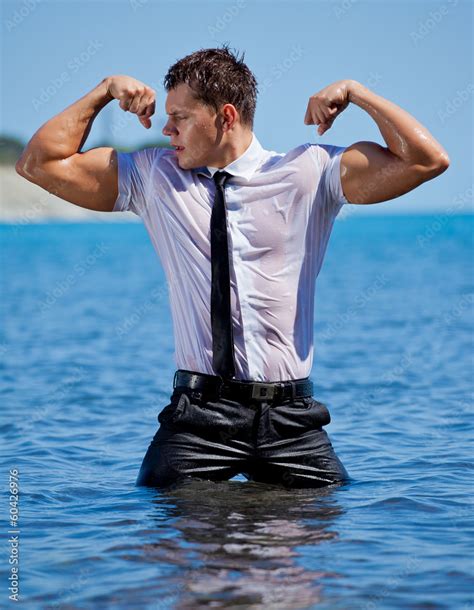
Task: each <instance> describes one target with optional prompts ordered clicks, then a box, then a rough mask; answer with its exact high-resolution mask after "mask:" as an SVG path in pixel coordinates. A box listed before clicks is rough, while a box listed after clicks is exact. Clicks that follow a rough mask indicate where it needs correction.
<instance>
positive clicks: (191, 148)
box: [163, 83, 220, 169]
mask: <svg viewBox="0 0 474 610" xmlns="http://www.w3.org/2000/svg"><path fill="white" fill-rule="evenodd" d="M165 108H166V114H167V115H168V120H167V122H166V125H165V126H164V127H163V135H165V136H168V137H170V138H171V140H170V143H171V145H173V146H175V147H179V148H178V149H176V148H175V154H176V155H177V159H178V165H179V166H180V167H181V169H192V168H195V167H201V166H204V165H213V164H214V163H217V157H218V143H219V141H220V136H219V133H218V129H217V120H216V119H217V115H216V113H215V112H214V110H213V109H212V108H210V107H209V106H205V105H204V104H202V103H200V102H198V101H197V100H196V99H195V98H194V96H193V95H192V91H191V88H190V87H189V86H188V85H186V84H185V83H182V84H180V85H178V86H177V87H176V88H175V89H171V91H169V93H168V96H167V98H166V104H165Z"/></svg>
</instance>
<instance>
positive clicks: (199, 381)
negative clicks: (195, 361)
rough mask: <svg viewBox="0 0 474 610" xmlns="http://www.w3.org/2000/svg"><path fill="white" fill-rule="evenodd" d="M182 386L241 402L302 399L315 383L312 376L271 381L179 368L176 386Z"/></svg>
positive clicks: (174, 382) (175, 380) (176, 374)
mask: <svg viewBox="0 0 474 610" xmlns="http://www.w3.org/2000/svg"><path fill="white" fill-rule="evenodd" d="M180 387H182V388H187V389H191V390H196V391H198V392H206V393H212V394H215V395H216V396H217V398H229V399H230V400H237V401H242V402H243V401H251V400H262V401H267V402H273V401H277V400H285V399H295V398H302V397H305V396H312V394H313V382H312V381H310V379H309V377H305V378H304V379H295V380H288V381H272V382H260V381H240V380H237V379H225V378H222V377H220V376H219V375H207V374H204V373H198V372H195V371H187V370H185V369H178V370H177V371H176V372H175V374H174V379H173V388H180Z"/></svg>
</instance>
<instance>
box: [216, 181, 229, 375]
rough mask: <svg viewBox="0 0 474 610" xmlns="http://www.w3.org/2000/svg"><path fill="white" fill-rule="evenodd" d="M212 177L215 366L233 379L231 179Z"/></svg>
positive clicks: (219, 372) (221, 372)
mask: <svg viewBox="0 0 474 610" xmlns="http://www.w3.org/2000/svg"><path fill="white" fill-rule="evenodd" d="M213 178H214V182H215V184H216V195H215V198H214V205H213V207H212V214H211V266H212V287H211V326H212V365H213V368H214V371H215V373H216V375H221V376H222V377H227V378H230V377H233V376H234V375H235V367H234V336H233V332H232V312H231V308H230V276H229V254H228V252H229V251H228V244H227V223H226V209H225V190H224V189H225V182H226V180H227V179H228V178H230V174H228V173H227V172H216V173H215V174H214V176H213Z"/></svg>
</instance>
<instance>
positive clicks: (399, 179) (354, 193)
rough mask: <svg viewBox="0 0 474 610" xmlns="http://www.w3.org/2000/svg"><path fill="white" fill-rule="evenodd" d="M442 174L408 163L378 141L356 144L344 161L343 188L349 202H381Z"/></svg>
mask: <svg viewBox="0 0 474 610" xmlns="http://www.w3.org/2000/svg"><path fill="white" fill-rule="evenodd" d="M441 171H443V170H442V169H441V170H440V168H439V167H433V168H431V167H426V166H423V165H417V164H409V163H406V162H405V161H403V160H402V159H400V157H397V156H396V155H394V154H393V153H392V152H390V150H389V149H388V148H384V147H383V146H380V145H379V144H377V143H375V142H356V143H355V144H352V145H351V146H348V147H347V148H346V150H345V151H344V153H343V155H342V158H341V185H342V189H343V191H344V195H345V197H346V199H347V201H348V202H349V203H360V204H366V203H378V202H380V201H386V200H387V199H394V198H395V197H400V195H404V194H405V193H408V192H409V191H411V190H412V189H414V188H416V187H417V186H419V185H420V184H422V183H423V182H426V181H427V180H430V179H431V178H434V177H435V176H437V175H439V174H440V173H441Z"/></svg>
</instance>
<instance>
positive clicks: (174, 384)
mask: <svg viewBox="0 0 474 610" xmlns="http://www.w3.org/2000/svg"><path fill="white" fill-rule="evenodd" d="M177 376H178V371H175V373H174V377H173V390H174V389H175V388H176V377H177Z"/></svg>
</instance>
